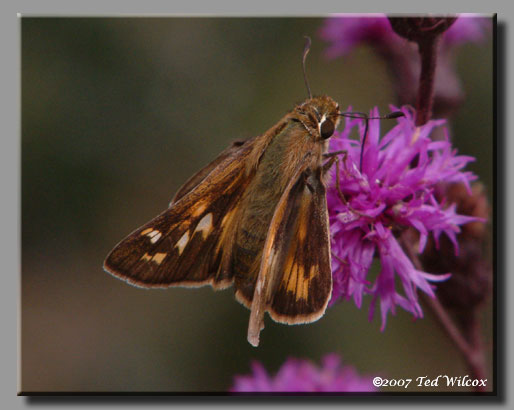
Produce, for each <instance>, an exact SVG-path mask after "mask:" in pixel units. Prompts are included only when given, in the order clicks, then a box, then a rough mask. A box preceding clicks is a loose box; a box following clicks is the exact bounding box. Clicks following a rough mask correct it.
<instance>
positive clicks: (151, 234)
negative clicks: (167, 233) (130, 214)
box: [141, 228, 162, 243]
mask: <svg viewBox="0 0 514 410" xmlns="http://www.w3.org/2000/svg"><path fill="white" fill-rule="evenodd" d="M141 235H146V236H148V238H150V242H152V243H155V242H157V241H158V240H159V239H161V236H162V233H161V232H160V231H158V230H157V229H152V228H148V229H145V230H144V231H143V232H141Z"/></svg>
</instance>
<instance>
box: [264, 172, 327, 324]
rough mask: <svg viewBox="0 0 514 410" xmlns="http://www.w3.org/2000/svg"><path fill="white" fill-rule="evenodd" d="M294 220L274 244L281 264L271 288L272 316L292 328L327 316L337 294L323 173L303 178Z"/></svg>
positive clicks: (285, 223) (293, 197) (294, 194)
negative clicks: (333, 293) (331, 301)
mask: <svg viewBox="0 0 514 410" xmlns="http://www.w3.org/2000/svg"><path fill="white" fill-rule="evenodd" d="M289 202H290V206H288V210H289V215H286V216H285V218H284V219H283V220H282V221H281V224H280V226H279V227H278V231H279V232H280V231H281V234H282V235H283V239H282V240H280V241H276V242H275V243H274V247H273V249H274V251H273V253H274V254H275V255H276V263H273V264H272V266H273V267H274V269H275V272H274V273H272V275H271V276H272V278H274V280H273V281H272V282H271V283H270V286H271V292H270V293H271V298H270V300H269V313H270V315H271V317H272V318H273V319H274V320H275V321H277V322H282V323H288V324H297V323H308V322H313V321H315V320H317V319H319V318H320V317H321V316H322V315H323V314H324V312H325V309H326V307H327V304H328V301H329V300H330V296H331V294H332V269H331V264H330V237H329V231H328V213H327V201H326V195H325V186H324V184H323V182H322V180H321V168H319V169H318V170H316V171H315V172H313V173H304V174H303V175H302V177H301V178H300V180H299V181H298V182H297V184H296V185H295V187H294V188H293V190H291V194H290V197H289Z"/></svg>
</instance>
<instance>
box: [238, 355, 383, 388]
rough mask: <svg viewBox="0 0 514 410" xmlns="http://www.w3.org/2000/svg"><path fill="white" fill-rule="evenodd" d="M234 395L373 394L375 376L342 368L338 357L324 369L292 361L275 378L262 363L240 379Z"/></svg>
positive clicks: (325, 361) (327, 359)
mask: <svg viewBox="0 0 514 410" xmlns="http://www.w3.org/2000/svg"><path fill="white" fill-rule="evenodd" d="M231 391H232V392H373V391H376V389H375V387H373V383H372V378H371V377H366V376H364V377H361V376H359V375H358V374H357V372H356V371H355V369H354V368H353V367H351V366H343V365H341V359H340V358H339V356H338V355H336V354H333V353H332V354H329V355H326V356H325V357H324V358H323V359H322V360H321V367H317V366H315V365H314V364H313V363H312V362H310V361H307V360H300V359H293V358H290V359H288V360H287V361H286V362H285V363H284V364H283V365H282V367H281V368H280V369H279V371H278V372H277V374H276V375H275V376H270V375H269V374H268V373H267V372H266V369H265V368H264V366H262V364H260V363H259V362H253V363H252V374H251V375H246V376H236V377H235V378H234V386H233V387H232V389H231Z"/></svg>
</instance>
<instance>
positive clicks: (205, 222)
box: [193, 213, 212, 238]
mask: <svg viewBox="0 0 514 410" xmlns="http://www.w3.org/2000/svg"><path fill="white" fill-rule="evenodd" d="M211 228H212V213H208V214H207V215H205V216H204V217H203V218H202V219H200V222H198V225H196V229H195V232H198V231H201V232H202V238H205V237H206V236H207V235H208V234H209V231H210V230H211ZM193 233H194V232H193Z"/></svg>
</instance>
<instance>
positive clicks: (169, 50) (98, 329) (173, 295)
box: [21, 18, 493, 392]
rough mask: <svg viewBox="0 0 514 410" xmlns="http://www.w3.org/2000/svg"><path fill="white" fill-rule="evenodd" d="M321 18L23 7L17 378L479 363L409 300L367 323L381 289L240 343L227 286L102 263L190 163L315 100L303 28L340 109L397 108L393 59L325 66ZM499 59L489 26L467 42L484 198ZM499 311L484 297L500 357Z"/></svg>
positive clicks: (28, 382)
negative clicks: (37, 12)
mask: <svg viewBox="0 0 514 410" xmlns="http://www.w3.org/2000/svg"><path fill="white" fill-rule="evenodd" d="M322 24H323V20H322V19H314V18H313V19H311V18H301V19H298V18H230V19H228V18H59V19H55V18H23V19H21V35H22V140H21V143H22V281H21V283H22V300H21V301H22V304H21V313H22V321H21V336H22V338H21V353H22V356H21V390H22V391H26V392H27V391H42V392H43V391H52V392H59V391H67V392H75V391H76V392H87V391H181V392H196V391H211V392H214V391H226V390H227V389H228V388H229V387H230V386H231V384H232V380H233V376H234V375H235V374H242V373H243V374H244V373H248V372H249V371H250V363H251V361H252V360H259V361H261V362H262V363H263V364H264V365H265V367H266V368H267V369H269V370H270V371H272V372H274V371H276V370H277V369H278V368H279V366H280V365H281V364H282V363H283V362H284V360H285V359H286V358H287V357H290V356H294V357H303V358H310V359H312V360H314V361H319V359H320V357H322V356H323V355H325V354H326V353H329V352H336V353H339V354H340V355H341V356H342V358H343V361H344V362H345V363H348V364H351V365H353V366H355V367H356V368H357V370H358V371H359V372H360V373H363V374H380V375H383V376H389V377H396V378H400V377H403V378H405V377H417V376H425V375H428V376H437V375H439V374H448V375H455V376H456V375H464V374H467V373H468V371H467V369H466V367H465V366H464V365H463V363H462V360H461V358H460V355H459V353H458V352H457V350H456V349H455V348H454V347H453V345H452V344H451V343H450V341H449V340H448V338H447V337H446V336H445V334H444V333H443V332H442V331H441V330H440V329H439V327H438V325H437V324H436V323H435V322H434V320H433V319H432V317H431V316H430V314H429V313H428V312H427V315H426V318H425V319H423V320H417V321H413V320H412V317H411V315H409V314H406V313H405V312H403V311H401V310H400V311H399V312H398V313H397V315H396V317H389V320H388V324H387V328H386V330H385V331H384V332H380V329H379V327H380V323H379V318H375V320H374V321H373V322H371V323H370V322H368V320H367V308H368V305H369V297H368V298H366V299H365V306H364V308H363V309H361V310H359V309H357V308H356V307H355V306H354V304H353V303H352V302H347V303H341V304H339V305H337V306H335V307H333V308H331V309H329V310H328V311H327V313H326V315H325V316H324V317H323V318H322V319H321V320H319V321H318V322H316V323H314V324H311V325H306V326H292V327H290V326H284V325H279V324H276V323H274V322H272V321H271V320H269V318H267V320H266V328H265V330H264V331H263V333H262V335H261V346H260V347H259V348H258V349H255V348H253V347H251V346H250V345H249V344H248V342H247V341H246V330H247V322H248V317H249V311H248V310H246V309H245V308H244V307H243V306H242V305H240V304H239V303H237V302H236V301H235V300H234V298H233V291H232V290H230V289H229V290H226V291H222V292H213V291H212V290H211V288H209V287H207V288H201V289H196V290H191V289H181V288H175V289H169V290H142V289H138V288H135V287H131V286H129V285H127V284H126V283H124V282H122V281H120V280H117V279H115V278H113V277H112V276H110V275H108V274H106V273H105V272H104V271H103V270H102V263H103V259H104V258H105V256H106V255H107V253H108V252H109V250H110V249H111V248H112V247H113V246H114V245H115V244H116V243H117V242H118V241H120V240H121V239H122V238H123V237H125V236H126V235H127V234H128V233H130V232H131V231H132V230H133V229H135V228H137V227H138V226H139V225H141V224H143V223H145V222H147V221H148V220H150V219H151V218H152V217H154V216H155V215H157V214H158V213H160V212H161V211H162V210H164V209H165V208H166V207H167V205H168V202H169V200H170V199H171V197H172V196H173V194H174V192H175V191H176V190H177V188H178V187H179V186H180V185H181V184H182V183H183V182H184V181H185V180H186V179H187V178H188V177H189V176H190V175H191V174H193V173H194V172H195V171H196V170H198V169H199V168H200V167H202V166H203V165H205V164H206V163H207V162H208V161H209V160H211V159H212V158H214V157H215V156H216V155H217V153H219V152H220V151H221V150H222V149H223V148H225V147H226V146H227V145H228V144H229V143H230V142H231V141H232V140H234V139H236V138H241V137H250V136H254V135H257V134H260V133H262V132H264V131H265V130H267V129H268V128H269V127H270V126H272V125H273V124H274V123H275V122H276V121H277V120H279V119H280V118H281V117H282V116H283V115H284V114H285V113H286V112H287V111H289V110H290V109H291V108H292V107H293V106H294V105H295V104H296V103H299V102H301V101H303V100H304V99H305V98H306V90H305V87H304V83H303V78H302V70H301V63H300V61H301V53H302V49H303V45H304V39H303V36H304V35H306V34H307V35H311V36H312V38H313V47H312V50H311V53H310V55H309V58H308V64H307V66H308V74H309V79H310V83H311V88H312V89H313V92H314V94H329V95H331V96H332V97H333V98H334V99H335V100H336V101H338V102H339V103H340V105H341V107H343V108H344V107H347V106H348V105H350V104H351V105H352V106H353V109H354V110H359V111H367V110H369V108H371V107H373V106H375V105H378V106H379V108H380V110H381V111H383V112H386V111H387V110H388V104H389V103H391V102H394V96H393V90H392V87H391V84H390V81H391V80H390V77H389V76H388V73H387V70H386V67H385V66H384V64H383V62H382V61H381V60H380V59H379V58H378V57H377V56H376V55H375V54H374V53H373V52H372V51H371V50H370V49H369V48H367V47H365V46H362V47H358V48H357V49H356V50H355V52H354V53H353V54H352V55H351V56H350V57H346V58H339V59H336V60H333V61H327V60H326V59H325V58H324V57H323V50H324V48H325V47H326V44H325V43H323V41H322V40H320V39H319V37H318V36H317V33H318V30H319V28H320V27H321V25H322ZM491 62H492V46H491V39H489V42H486V44H485V45H482V46H477V45H466V46H463V47H460V48H459V49H458V50H457V52H456V63H457V66H458V68H459V72H460V75H461V79H462V81H463V85H464V88H465V92H466V95H467V98H466V100H465V102H464V104H463V105H462V107H461V108H460V110H459V112H458V114H457V115H456V116H455V117H454V120H453V122H452V128H453V132H454V138H455V139H454V141H455V142H456V145H457V146H458V148H459V151H460V152H461V153H463V154H467V155H473V156H475V157H477V162H476V163H474V164H472V165H471V167H470V168H471V169H472V170H473V171H474V172H476V173H478V174H479V176H480V178H481V180H482V181H483V182H484V184H485V185H486V187H487V189H488V194H489V197H490V198H492V195H493V192H492V167H493V151H492V121H493V117H492V64H491ZM384 127H386V125H384ZM425 310H426V309H425ZM491 315H492V313H491V308H490V307H488V308H487V309H485V311H484V329H483V331H484V338H485V343H486V345H487V346H488V352H489V353H491V352H492V336H491V334H492V318H491ZM488 363H489V369H490V366H491V359H490V358H489V359H488ZM409 390H410V391H412V390H413V389H409ZM424 391H426V389H425V390H424Z"/></svg>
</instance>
